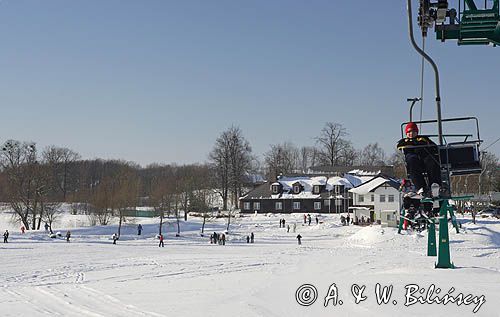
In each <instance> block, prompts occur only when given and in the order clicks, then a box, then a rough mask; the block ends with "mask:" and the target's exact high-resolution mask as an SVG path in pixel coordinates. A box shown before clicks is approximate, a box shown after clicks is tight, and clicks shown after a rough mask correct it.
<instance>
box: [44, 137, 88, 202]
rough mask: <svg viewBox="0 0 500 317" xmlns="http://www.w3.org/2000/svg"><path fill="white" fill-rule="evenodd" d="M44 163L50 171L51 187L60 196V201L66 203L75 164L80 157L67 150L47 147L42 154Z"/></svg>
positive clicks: (72, 182)
mask: <svg viewBox="0 0 500 317" xmlns="http://www.w3.org/2000/svg"><path fill="white" fill-rule="evenodd" d="M42 156H43V158H44V161H45V162H46V163H47V164H48V165H49V166H50V169H51V170H52V183H53V184H52V186H51V187H53V188H54V189H56V190H57V191H58V192H59V193H61V195H62V201H66V196H67V194H68V189H69V184H72V185H73V186H74V185H75V184H74V181H75V180H76V177H75V175H74V174H75V173H76V171H75V164H74V163H75V162H76V161H77V160H79V159H80V155H79V154H78V153H76V152H74V151H72V150H70V149H68V148H63V147H56V146H49V147H47V148H46V149H45V150H44V152H43V154H42Z"/></svg>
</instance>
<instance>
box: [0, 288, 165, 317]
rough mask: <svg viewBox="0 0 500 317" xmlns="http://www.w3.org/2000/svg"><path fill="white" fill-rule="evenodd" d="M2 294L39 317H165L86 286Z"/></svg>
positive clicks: (4, 292)
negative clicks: (26, 307) (32, 310)
mask: <svg viewBox="0 0 500 317" xmlns="http://www.w3.org/2000/svg"><path fill="white" fill-rule="evenodd" d="M2 293H3V294H2ZM0 294H1V295H0V296H1V297H4V296H5V297H7V296H8V297H10V298H11V300H19V301H20V302H21V303H22V304H23V305H26V306H28V307H29V308H32V309H34V313H35V314H36V315H37V316H92V317H107V316H125V317H128V316H162V315H159V314H155V313H151V312H146V311H142V310H139V309H137V308H136V307H134V306H133V305H128V304H125V303H123V302H121V301H120V300H118V299H116V298H115V297H113V296H110V295H108V294H104V293H102V292H99V291H97V290H95V289H92V288H89V287H86V286H83V285H72V286H68V285H58V286H37V287H23V288H20V289H18V290H16V291H12V290H1V289H0ZM7 316H8V315H7Z"/></svg>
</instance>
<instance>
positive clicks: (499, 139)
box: [482, 138, 500, 151]
mask: <svg viewBox="0 0 500 317" xmlns="http://www.w3.org/2000/svg"><path fill="white" fill-rule="evenodd" d="M498 141H500V138H498V139H496V140H495V141H493V143H491V144H490V145H488V146H487V147H485V148H484V149H482V151H486V150H487V149H488V148H490V147H491V146H493V145H494V144H495V143H497V142H498Z"/></svg>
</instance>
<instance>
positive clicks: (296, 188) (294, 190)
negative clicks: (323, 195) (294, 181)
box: [293, 185, 300, 194]
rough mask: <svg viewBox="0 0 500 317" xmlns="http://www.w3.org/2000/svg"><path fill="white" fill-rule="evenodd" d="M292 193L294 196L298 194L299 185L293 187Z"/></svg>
mask: <svg viewBox="0 0 500 317" xmlns="http://www.w3.org/2000/svg"><path fill="white" fill-rule="evenodd" d="M293 193H294V194H298V193H300V186H299V185H293Z"/></svg>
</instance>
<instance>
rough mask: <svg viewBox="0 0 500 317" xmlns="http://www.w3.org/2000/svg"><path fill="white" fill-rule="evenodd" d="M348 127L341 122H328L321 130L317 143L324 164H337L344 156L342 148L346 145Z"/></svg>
mask: <svg viewBox="0 0 500 317" xmlns="http://www.w3.org/2000/svg"><path fill="white" fill-rule="evenodd" d="M345 136H347V131H346V129H345V128H344V127H343V126H342V124H340V123H334V122H327V123H326V124H325V127H324V128H323V129H322V130H321V133H320V136H319V137H317V138H316V143H317V144H318V147H319V149H320V160H321V162H322V163H323V164H325V165H329V166H337V165H339V164H340V161H341V158H342V148H343V147H345V146H346V143H345V142H344V141H345V139H344V137H345Z"/></svg>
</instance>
